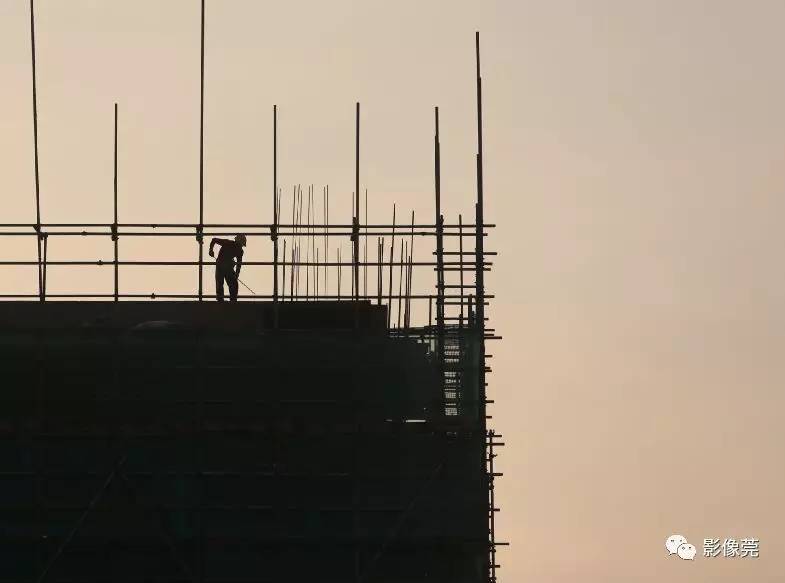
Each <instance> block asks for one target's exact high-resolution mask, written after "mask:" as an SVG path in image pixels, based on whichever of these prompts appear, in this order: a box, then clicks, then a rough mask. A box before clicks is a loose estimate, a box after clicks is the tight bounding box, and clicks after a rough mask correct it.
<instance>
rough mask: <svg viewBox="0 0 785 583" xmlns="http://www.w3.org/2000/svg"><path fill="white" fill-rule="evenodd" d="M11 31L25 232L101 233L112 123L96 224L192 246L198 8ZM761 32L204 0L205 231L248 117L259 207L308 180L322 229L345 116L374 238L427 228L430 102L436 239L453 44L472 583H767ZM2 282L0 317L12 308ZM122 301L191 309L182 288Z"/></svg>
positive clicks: (777, 559)
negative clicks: (482, 481) (481, 510)
mask: <svg viewBox="0 0 785 583" xmlns="http://www.w3.org/2000/svg"><path fill="white" fill-rule="evenodd" d="M36 7H37V17H38V18H37V34H38V37H37V44H38V57H39V58H38V68H39V70H38V73H39V77H38V79H39V87H38V88H39V97H40V99H39V112H40V114H39V119H40V161H41V192H42V199H43V220H44V221H45V222H54V221H68V222H76V221H80V222H91V221H96V222H108V221H110V220H111V212H112V207H111V188H112V172H111V169H112V150H111V144H112V107H113V103H114V102H115V101H117V102H118V103H119V104H120V200H121V202H120V220H121V221H124V222H131V221H146V222H154V221H155V222H166V221H177V222H193V221H196V220H197V216H198V215H197V209H198V202H197V201H198V197H197V193H198V155H199V153H198V120H199V110H198V106H199V102H198V91H199V3H198V1H197V0H157V1H156V0H133V1H131V0H101V1H98V0H93V1H90V0H39V1H38V2H37V3H36ZM28 19H29V13H28V3H27V1H26V0H0V160H2V165H1V166H0V197H2V207H1V208H2V216H3V218H2V220H1V221H0V222H15V221H19V222H26V223H30V222H33V221H34V217H35V215H34V190H33V165H32V122H31V102H30V40H29V20H28ZM783 22H785V3H783V2H781V1H767V0H752V1H749V2H741V1H724V0H716V1H709V0H702V1H701V0H657V1H635V0H627V1H622V0H592V1H588V0H586V1H582V2H581V1H577V0H573V1H566V0H550V1H547V2H546V1H539V2H532V1H525V0H519V1H509V2H491V1H486V2H465V1H463V0H461V1H459V0H452V1H450V2H447V1H444V2H436V1H422V0H421V1H419V2H414V1H403V0H399V1H397V2H380V1H369V0H366V1H364V2H347V1H340V0H333V1H331V2H286V3H281V2H279V3H275V4H269V3H266V2H265V3H262V2H253V1H251V0H225V1H218V0H210V1H209V2H208V8H207V65H206V68H207V89H206V105H205V107H206V113H205V116H206V122H205V123H206V126H205V139H206V146H205V160H206V166H205V200H206V203H205V204H206V220H207V221H208V222H220V221H226V222H246V221H249V220H256V222H267V221H269V219H270V211H269V206H270V205H269V201H268V199H269V196H268V193H269V189H270V184H271V180H272V178H271V172H272V169H271V163H270V160H271V109H272V104H273V103H277V104H278V106H279V108H280V116H279V128H280V138H279V146H280V151H281V155H280V162H279V164H280V166H279V171H280V182H281V184H282V185H284V186H285V187H286V188H288V187H290V186H291V184H294V183H302V184H304V185H305V184H311V183H313V184H316V185H317V189H318V190H319V192H320V191H321V185H323V184H328V183H329V184H330V187H331V192H334V193H336V194H335V195H334V197H335V198H333V199H331V212H334V213H335V215H336V216H337V215H338V213H342V216H345V217H349V216H350V213H351V203H350V198H349V197H350V192H351V190H352V188H353V181H354V167H353V163H354V126H353V116H354V102H355V101H360V102H362V107H363V109H362V126H363V153H362V160H363V162H362V163H363V166H362V177H361V182H362V184H363V186H366V187H367V188H368V189H369V197H370V205H369V206H370V209H369V214H370V217H371V220H372V221H373V219H374V218H376V219H377V220H379V221H381V220H385V221H388V220H389V219H390V215H391V207H392V203H393V201H396V202H397V203H398V205H399V208H407V209H408V208H414V209H415V210H416V212H417V214H418V216H422V217H430V216H431V214H432V212H433V211H432V204H433V203H432V192H433V186H432V172H433V157H432V132H433V122H432V116H433V109H432V108H433V106H434V105H439V106H440V110H441V117H442V150H443V152H442V156H443V174H442V182H443V186H442V192H443V197H444V200H445V207H446V208H447V209H448V210H449V213H445V214H448V219H452V220H454V219H455V216H456V215H457V213H459V212H461V213H463V214H464V216H470V215H471V209H472V204H473V200H474V196H475V191H474V152H475V142H474V139H475V135H474V127H475V126H474V123H475V119H474V106H475V102H474V85H473V84H474V69H473V67H474V63H473V51H474V31H475V30H480V31H481V33H482V43H483V45H482V46H483V77H484V92H485V100H486V101H485V118H486V126H485V129H486V134H485V136H486V166H485V174H486V193H487V195H486V196H487V206H486V208H487V219H488V221H489V222H494V223H497V224H498V228H497V229H496V230H495V231H494V232H493V233H492V235H491V237H490V238H489V242H488V247H489V248H491V249H493V250H497V251H499V257H498V258H497V260H496V266H495V271H494V273H493V274H492V275H491V276H490V277H489V281H488V287H489V291H490V292H492V293H495V294H496V295H497V300H496V301H495V304H494V305H493V307H492V309H491V311H490V314H489V315H490V317H491V319H492V323H493V325H494V326H495V327H496V328H497V330H498V331H499V333H501V334H502V335H503V336H504V340H503V341H502V342H500V343H497V344H494V345H492V346H491V348H490V352H492V353H493V354H494V358H493V360H492V361H491V362H492V365H493V368H494V373H493V375H492V376H491V378H490V382H491V387H490V389H489V392H490V395H491V396H492V398H495V399H496V401H497V405H496V406H494V407H493V410H492V412H493V415H494V419H493V422H494V425H495V426H496V428H497V429H498V430H499V431H500V432H501V433H503V434H504V441H505V442H506V443H507V447H506V449H505V450H504V451H503V452H502V456H501V457H500V458H499V469H500V470H501V471H503V472H504V473H505V476H504V478H503V479H501V480H500V481H499V483H498V487H497V492H498V501H499V505H500V506H501V507H502V513H501V514H500V516H499V518H498V525H499V528H498V536H499V538H500V539H502V540H508V541H510V542H511V543H512V546H511V547H510V548H509V550H502V551H501V552H500V554H499V561H500V562H501V563H502V564H503V568H502V570H501V571H500V580H501V581H503V582H518V581H536V582H537V583H567V582H575V581H580V582H581V583H616V582H619V583H622V582H623V583H628V582H630V581H642V582H651V583H655V582H656V583H660V582H662V581H668V582H671V583H681V582H690V583H692V582H712V583H724V582H728V583H729V582H740V581H744V582H745V583H746V582H750V583H753V582H754V583H769V582H770V583H774V582H781V581H783V580H785V559H783V556H785V499H784V497H785V495H784V494H783V492H785V465H784V464H783V460H782V457H783V444H785V423H783V420H782V416H783V413H785V396H783V387H785V309H784V308H785V272H784V271H783V269H782V266H781V264H782V259H783V253H782V249H783V243H785V235H784V234H783V230H782V228H781V227H780V222H781V221H782V218H783V216H785V202H784V199H783V190H784V189H785V165H784V164H783V162H785V113H784V112H785V109H783V107H782V104H783V103H785V83H784V82H783V76H782V73H781V70H782V65H781V57H782V55H783V54H785V37H784V36H783V35H782V23H783ZM285 196H288V192H287V195H285ZM342 196H343V197H344V198H343V199H341V198H340V197H342ZM333 200H334V201H335V202H332V201H333ZM286 204H287V202H286V200H284V208H288V207H287V206H286ZM341 205H343V208H342V207H341ZM333 209H334V210H333ZM254 217H256V219H254ZM3 243H4V245H3V246H2V247H0V258H3V259H5V258H17V259H18V258H20V254H22V253H27V257H29V258H33V257H34V243H33V241H32V240H30V241H28V242H26V243H23V242H21V241H18V240H16V241H13V242H10V241H8V240H5V241H3ZM109 245H110V244H109V242H108V240H107V241H100V242H99V241H95V240H81V239H80V240H77V241H61V240H57V243H56V245H55V244H52V246H51V248H50V257H51V258H53V259H55V258H82V259H84V258H89V259H97V258H99V257H102V258H109V257H110V246H109ZM265 245H269V241H267V242H266V243H265ZM193 249H194V243H193V241H192V240H188V241H186V240H183V241H163V242H159V243H158V244H157V246H154V245H153V244H152V242H151V241H147V240H145V241H138V240H137V241H127V242H123V243H122V253H123V255H124V256H135V257H136V258H141V257H146V258H148V259H153V258H161V259H178V258H186V259H192V258H193ZM345 249H346V250H348V245H347V246H346V247H345ZM268 253H269V250H268V249H267V248H266V247H262V246H261V245H258V246H257V247H255V248H254V247H253V246H251V247H250V248H249V252H248V254H249V256H250V257H253V258H265V257H266V256H267V255H266V254H268ZM3 269H5V271H4V273H5V275H3V277H2V278H0V293H9V292H11V291H14V292H17V293H18V292H20V291H23V292H30V291H33V290H34V281H35V280H34V275H33V272H32V271H31V270H26V269H13V268H3ZM129 269H137V268H129ZM78 274H79V275H76V274H75V273H74V272H73V271H70V272H66V271H64V270H63V269H62V268H51V269H50V274H49V289H50V291H53V292H56V291H66V290H68V291H96V290H100V291H109V290H110V289H111V272H110V271H109V270H108V269H107V268H86V269H85V270H83V271H80V272H78ZM245 278H246V281H247V283H249V284H252V285H253V286H254V287H255V288H256V287H258V288H259V289H263V290H264V289H266V288H267V287H269V278H266V276H265V274H264V273H263V272H262V271H261V270H257V271H247V272H246V276H245ZM426 283H427V282H426ZM122 285H123V289H124V290H125V291H140V292H148V291H159V292H160V291H165V290H170V291H184V290H185V291H192V290H193V286H194V276H193V270H192V269H191V270H190V271H189V270H185V271H184V270H182V269H181V270H177V269H159V270H156V269H154V268H146V269H142V270H139V271H133V273H126V270H124V271H123V279H122ZM674 532H676V533H679V534H682V535H684V536H686V537H687V538H688V539H689V540H690V541H691V542H692V543H693V544H695V545H696V546H697V547H698V549H699V553H700V551H701V548H702V540H703V538H739V539H740V538H744V537H756V538H759V539H760V541H761V542H760V546H761V557H760V558H758V559H739V558H736V559H723V558H714V559H706V558H703V557H700V556H699V557H698V558H697V559H696V560H695V561H694V562H686V561H681V560H679V559H676V558H674V557H670V558H669V557H667V556H666V552H665V549H664V541H665V539H666V538H667V537H668V536H669V535H670V534H672V533H674Z"/></svg>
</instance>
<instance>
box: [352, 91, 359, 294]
mask: <svg viewBox="0 0 785 583" xmlns="http://www.w3.org/2000/svg"><path fill="white" fill-rule="evenodd" d="M355 125H356V132H355V165H354V197H355V199H354V201H355V202H354V209H355V212H354V221H353V228H352V232H353V235H352V241H353V243H354V247H353V249H354V252H353V255H354V267H353V271H354V293H355V298H354V299H355V300H357V299H359V296H360V268H359V262H360V103H359V102H357V104H356V109H355Z"/></svg>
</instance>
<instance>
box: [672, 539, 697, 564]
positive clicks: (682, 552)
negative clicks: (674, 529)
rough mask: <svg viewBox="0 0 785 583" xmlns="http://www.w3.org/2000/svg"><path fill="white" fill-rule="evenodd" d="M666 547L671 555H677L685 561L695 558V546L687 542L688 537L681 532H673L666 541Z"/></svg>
mask: <svg viewBox="0 0 785 583" xmlns="http://www.w3.org/2000/svg"><path fill="white" fill-rule="evenodd" d="M665 548H666V549H667V550H668V554H669V555H677V556H678V557H679V558H680V559H684V560H685V561H694V560H695V553H696V551H695V547H694V546H693V545H691V544H690V543H688V542H687V539H686V538H684V537H683V536H681V535H680V534H672V535H671V536H669V537H668V540H666V541H665Z"/></svg>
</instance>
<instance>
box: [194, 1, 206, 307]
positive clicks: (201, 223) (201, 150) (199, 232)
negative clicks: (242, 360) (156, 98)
mask: <svg viewBox="0 0 785 583" xmlns="http://www.w3.org/2000/svg"><path fill="white" fill-rule="evenodd" d="M204 4H205V0H202V18H201V21H202V25H201V75H200V94H199V95H200V99H199V227H198V229H197V233H196V241H197V243H198V245H199V301H200V302H201V301H202V293H203V284H202V272H203V270H204V239H203V238H202V231H203V230H204Z"/></svg>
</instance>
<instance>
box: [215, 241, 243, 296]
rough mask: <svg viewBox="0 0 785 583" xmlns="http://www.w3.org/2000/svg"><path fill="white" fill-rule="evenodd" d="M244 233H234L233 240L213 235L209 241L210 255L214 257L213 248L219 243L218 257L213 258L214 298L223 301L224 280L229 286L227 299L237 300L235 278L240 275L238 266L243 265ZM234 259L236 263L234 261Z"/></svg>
mask: <svg viewBox="0 0 785 583" xmlns="http://www.w3.org/2000/svg"><path fill="white" fill-rule="evenodd" d="M245 243H246V240H245V235H235V237H234V241H230V240H229V239H218V238H216V237H213V239H212V241H210V257H215V254H214V252H213V248H214V247H215V245H216V244H217V245H219V246H220V247H221V250H220V251H219V252H218V259H216V260H215V298H216V299H217V300H218V301H219V302H222V301H224V280H226V285H227V286H228V287H229V299H230V300H231V301H233V302H236V301H237V280H238V278H239V277H240V268H241V267H242V266H243V247H245ZM235 260H236V263H235Z"/></svg>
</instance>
